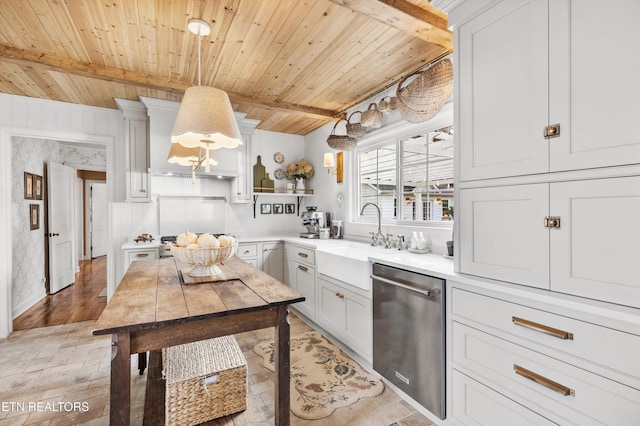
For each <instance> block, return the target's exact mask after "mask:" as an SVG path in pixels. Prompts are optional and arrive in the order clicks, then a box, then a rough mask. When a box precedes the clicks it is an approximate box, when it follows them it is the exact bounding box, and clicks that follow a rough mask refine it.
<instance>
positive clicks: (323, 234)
mask: <svg viewBox="0 0 640 426" xmlns="http://www.w3.org/2000/svg"><path fill="white" fill-rule="evenodd" d="M320 239H321V240H328V239H329V228H320Z"/></svg>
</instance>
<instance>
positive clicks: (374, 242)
mask: <svg viewBox="0 0 640 426" xmlns="http://www.w3.org/2000/svg"><path fill="white" fill-rule="evenodd" d="M368 205H372V206H373V207H375V208H376V210H377V211H378V231H377V232H376V233H373V232H369V234H370V235H371V246H377V245H378V238H379V237H382V241H383V242H384V244H385V247H386V248H390V247H391V246H389V244H388V242H389V241H390V240H391V237H392V235H391V234H387V236H386V237H385V236H384V234H383V233H382V228H381V227H380V207H378V205H377V204H376V203H366V204H365V205H364V206H362V210H360V216H362V213H363V212H364V209H365V207H367V206H368Z"/></svg>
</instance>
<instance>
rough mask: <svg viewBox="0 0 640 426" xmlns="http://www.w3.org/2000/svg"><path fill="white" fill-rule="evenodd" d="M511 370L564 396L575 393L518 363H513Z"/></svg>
mask: <svg viewBox="0 0 640 426" xmlns="http://www.w3.org/2000/svg"><path fill="white" fill-rule="evenodd" d="M513 371H515V372H516V374H518V375H520V376H522V377H524V378H525V379H529V380H532V381H534V382H536V383H538V384H541V385H542V386H545V387H547V388H549V389H551V390H552V391H555V392H558V393H560V394H562V395H565V396H575V395H576V393H575V391H574V390H573V389H571V388H568V387H566V386H564V385H561V384H560V383H557V382H554V381H553V380H549V379H547V378H546V377H543V376H541V375H539V374H536V373H534V372H533V371H529V370H527V369H526V368H522V367H520V366H519V365H516V364H513Z"/></svg>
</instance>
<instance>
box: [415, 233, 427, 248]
mask: <svg viewBox="0 0 640 426" xmlns="http://www.w3.org/2000/svg"><path fill="white" fill-rule="evenodd" d="M417 245H418V247H417V248H418V250H425V249H426V248H427V240H425V239H424V235H423V234H422V232H420V233H419V234H418V244H417Z"/></svg>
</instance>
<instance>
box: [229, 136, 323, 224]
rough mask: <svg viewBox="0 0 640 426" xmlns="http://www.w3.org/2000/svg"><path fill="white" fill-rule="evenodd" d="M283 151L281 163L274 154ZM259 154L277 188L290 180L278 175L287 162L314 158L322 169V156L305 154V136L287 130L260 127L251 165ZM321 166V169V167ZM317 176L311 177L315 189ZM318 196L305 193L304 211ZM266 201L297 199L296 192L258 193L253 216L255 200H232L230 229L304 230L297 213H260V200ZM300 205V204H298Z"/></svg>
mask: <svg viewBox="0 0 640 426" xmlns="http://www.w3.org/2000/svg"><path fill="white" fill-rule="evenodd" d="M276 152H281V153H282V154H284V162H283V163H282V164H278V163H276V162H275V161H274V159H273V154H275V153H276ZM258 155H260V156H261V157H262V164H263V165H264V166H265V169H266V172H267V173H268V174H269V177H270V178H271V179H273V180H274V186H275V187H276V188H284V187H285V186H286V183H287V182H291V181H288V180H286V179H282V180H278V179H276V178H275V177H274V173H275V171H276V169H278V168H281V169H283V170H285V169H286V167H287V164H289V163H297V162H299V161H300V160H301V159H302V158H305V159H307V160H309V161H310V163H311V164H312V165H313V167H314V170H315V172H316V173H318V172H322V159H320V160H319V161H318V160H317V159H316V158H309V157H307V156H305V138H304V137H303V136H298V135H290V134H287V133H278V132H269V131H265V130H256V131H255V133H254V135H253V143H252V147H251V167H253V166H254V165H255V164H256V162H257V158H258ZM318 167H319V168H320V169H318ZM315 182H316V178H315V176H314V177H313V178H311V179H310V180H309V182H307V183H308V185H307V186H308V187H309V188H313V189H314V190H315V186H314V185H315ZM315 199H316V197H315V196H314V197H305V198H304V199H303V201H302V204H301V208H302V209H303V211H304V206H305V203H306V205H315V204H314V203H315V202H316V200H315ZM262 203H281V204H286V203H294V204H295V203H296V197H295V196H287V197H283V196H269V195H265V194H261V195H259V196H258V201H257V204H256V217H255V219H254V217H253V204H231V205H229V209H230V212H229V216H228V217H227V218H228V222H227V226H228V227H229V231H228V232H230V233H233V234H236V235H245V234H253V235H256V234H262V235H267V234H269V235H273V234H278V233H287V234H293V233H300V232H304V231H305V228H304V227H303V226H302V222H301V221H300V218H299V217H298V215H297V211H296V214H295V215H293V214H269V215H263V214H261V213H260V204H262ZM296 209H297V207H296Z"/></svg>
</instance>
